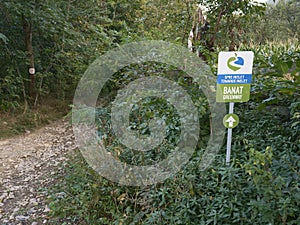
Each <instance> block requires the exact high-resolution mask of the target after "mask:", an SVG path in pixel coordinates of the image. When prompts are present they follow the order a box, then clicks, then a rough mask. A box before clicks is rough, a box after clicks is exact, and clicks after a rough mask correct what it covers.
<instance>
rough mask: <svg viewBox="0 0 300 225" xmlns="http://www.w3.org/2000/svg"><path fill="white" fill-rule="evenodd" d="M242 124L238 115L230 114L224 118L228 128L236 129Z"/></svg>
mask: <svg viewBox="0 0 300 225" xmlns="http://www.w3.org/2000/svg"><path fill="white" fill-rule="evenodd" d="M239 122H240V119H239V117H238V115H236V114H233V113H230V114H227V115H226V116H224V119H223V124H224V126H225V127H226V128H235V127H236V126H237V125H238V124H239Z"/></svg>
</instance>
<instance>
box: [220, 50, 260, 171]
mask: <svg viewBox="0 0 300 225" xmlns="http://www.w3.org/2000/svg"><path fill="white" fill-rule="evenodd" d="M253 58H254V53H253V52H251V51H239V52H220V53H219V57H218V77H217V96H216V101H217V102H229V114H230V115H229V114H228V115H226V116H225V117H224V120H223V123H224V126H225V127H226V128H228V136H227V151H226V164H227V165H228V164H229V162H230V154H231V139H232V129H233V128H234V127H236V126H237V124H238V121H239V119H238V116H237V115H235V114H233V108H234V103H235V102H247V101H249V98H250V85H251V82H252V68H253Z"/></svg>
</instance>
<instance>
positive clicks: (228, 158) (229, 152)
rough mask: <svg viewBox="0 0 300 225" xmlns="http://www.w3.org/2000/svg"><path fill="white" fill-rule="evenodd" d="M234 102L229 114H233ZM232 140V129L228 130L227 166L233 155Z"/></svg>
mask: <svg viewBox="0 0 300 225" xmlns="http://www.w3.org/2000/svg"><path fill="white" fill-rule="evenodd" d="M233 107H234V102H230V103H229V114H233ZM231 140H232V128H228V133H227V147H226V165H229V163H230V155H231Z"/></svg>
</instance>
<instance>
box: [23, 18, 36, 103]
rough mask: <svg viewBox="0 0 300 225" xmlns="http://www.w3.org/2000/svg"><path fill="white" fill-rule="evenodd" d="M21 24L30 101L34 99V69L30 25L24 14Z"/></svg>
mask: <svg viewBox="0 0 300 225" xmlns="http://www.w3.org/2000/svg"><path fill="white" fill-rule="evenodd" d="M22 24H23V32H24V41H25V47H26V52H27V59H28V74H29V87H28V93H29V97H30V98H31V99H34V97H35V93H36V91H35V68H34V54H33V49H32V24H31V23H30V22H28V20H27V19H26V18H25V16H24V14H22Z"/></svg>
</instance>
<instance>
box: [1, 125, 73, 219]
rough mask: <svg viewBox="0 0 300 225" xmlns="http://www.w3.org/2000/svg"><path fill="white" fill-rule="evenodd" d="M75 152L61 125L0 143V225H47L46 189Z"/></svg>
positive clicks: (69, 131) (69, 135) (66, 127)
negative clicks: (69, 154)
mask: <svg viewBox="0 0 300 225" xmlns="http://www.w3.org/2000/svg"><path fill="white" fill-rule="evenodd" d="M75 148H76V146H75V144H74V136H73V133H72V127H71V126H70V125H69V124H68V122H65V121H57V122H55V123H53V124H51V125H48V126H46V127H44V128H42V129H40V130H37V131H35V132H33V133H29V134H26V135H22V136H18V137H15V138H11V139H7V140H3V141H0V225H11V224H29V225H38V224H49V223H50V221H49V216H48V215H49V212H50V209H49V207H48V205H47V204H46V200H47V198H48V197H49V195H50V193H48V187H50V186H51V185H53V184H54V183H55V182H57V180H56V177H59V176H60V173H62V172H61V170H60V169H59V167H60V166H63V165H64V164H66V163H67V160H68V158H67V157H66V156H67V154H68V153H70V152H71V151H73V150H74V149H75Z"/></svg>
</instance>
